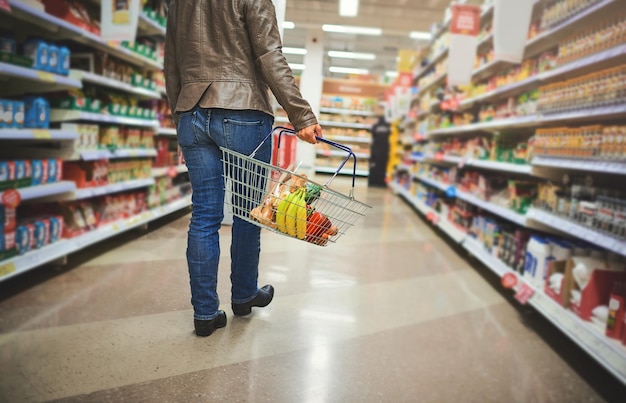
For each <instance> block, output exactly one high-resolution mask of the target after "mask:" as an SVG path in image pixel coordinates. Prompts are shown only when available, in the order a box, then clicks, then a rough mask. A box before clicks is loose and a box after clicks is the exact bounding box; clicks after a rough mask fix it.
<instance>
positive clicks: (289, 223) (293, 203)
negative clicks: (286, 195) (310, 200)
mask: <svg viewBox="0 0 626 403" xmlns="http://www.w3.org/2000/svg"><path fill="white" fill-rule="evenodd" d="M301 195H302V191H301V190H300V189H298V190H296V191H295V193H294V194H293V196H292V197H291V199H290V200H289V202H290V204H289V207H288V208H287V216H286V217H285V227H287V234H289V235H290V236H293V237H295V236H296V234H297V230H296V214H297V211H298V203H299V200H300V198H301V197H302V196H301Z"/></svg>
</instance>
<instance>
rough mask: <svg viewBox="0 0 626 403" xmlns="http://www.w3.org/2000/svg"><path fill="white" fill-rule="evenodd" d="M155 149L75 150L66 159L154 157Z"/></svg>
mask: <svg viewBox="0 0 626 403" xmlns="http://www.w3.org/2000/svg"><path fill="white" fill-rule="evenodd" d="M156 155H157V151H156V149H154V148H136V149H135V148H124V149H118V150H86V151H77V152H75V153H74V155H72V156H71V157H69V158H66V161H76V160H83V161H95V160H108V159H119V158H152V157H156Z"/></svg>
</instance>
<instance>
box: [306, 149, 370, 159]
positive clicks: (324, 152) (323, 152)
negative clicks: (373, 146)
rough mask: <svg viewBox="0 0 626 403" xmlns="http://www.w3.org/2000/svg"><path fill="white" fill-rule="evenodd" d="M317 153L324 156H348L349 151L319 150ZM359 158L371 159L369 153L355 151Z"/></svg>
mask: <svg viewBox="0 0 626 403" xmlns="http://www.w3.org/2000/svg"><path fill="white" fill-rule="evenodd" d="M316 154H317V155H319V156H322V157H346V156H347V154H348V153H346V152H345V151H338V150H317V151H316ZM354 155H355V156H356V157H357V158H360V159H369V157H370V154H369V153H367V154H366V153H354Z"/></svg>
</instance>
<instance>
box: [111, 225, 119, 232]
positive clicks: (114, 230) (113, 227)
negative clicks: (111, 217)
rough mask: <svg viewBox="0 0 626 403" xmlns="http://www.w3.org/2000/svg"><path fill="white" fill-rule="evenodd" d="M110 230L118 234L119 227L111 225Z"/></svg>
mask: <svg viewBox="0 0 626 403" xmlns="http://www.w3.org/2000/svg"><path fill="white" fill-rule="evenodd" d="M111 229H113V232H118V231H119V230H120V226H119V225H117V224H113V225H112V226H111Z"/></svg>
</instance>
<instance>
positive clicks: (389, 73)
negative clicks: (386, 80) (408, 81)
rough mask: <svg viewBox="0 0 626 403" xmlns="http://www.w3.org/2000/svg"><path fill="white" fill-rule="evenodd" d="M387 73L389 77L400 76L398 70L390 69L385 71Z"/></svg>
mask: <svg viewBox="0 0 626 403" xmlns="http://www.w3.org/2000/svg"><path fill="white" fill-rule="evenodd" d="M385 75H386V76H387V77H391V78H396V77H398V72H397V71H393V70H389V71H387V72H385Z"/></svg>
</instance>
